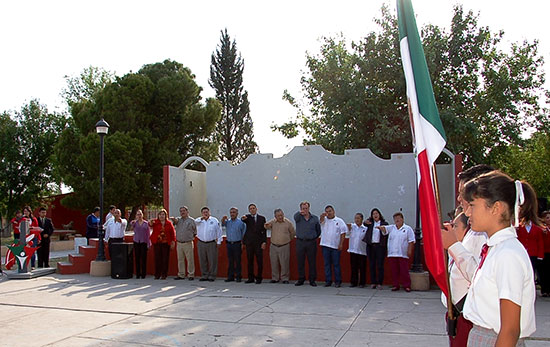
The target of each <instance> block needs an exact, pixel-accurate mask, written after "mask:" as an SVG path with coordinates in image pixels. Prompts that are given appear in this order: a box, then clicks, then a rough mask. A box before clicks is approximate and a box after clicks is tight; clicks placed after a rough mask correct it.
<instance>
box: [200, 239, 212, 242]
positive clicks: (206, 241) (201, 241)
mask: <svg viewBox="0 0 550 347" xmlns="http://www.w3.org/2000/svg"><path fill="white" fill-rule="evenodd" d="M199 241H200V242H202V243H212V242H216V240H210V241H203V240H200V239H199Z"/></svg>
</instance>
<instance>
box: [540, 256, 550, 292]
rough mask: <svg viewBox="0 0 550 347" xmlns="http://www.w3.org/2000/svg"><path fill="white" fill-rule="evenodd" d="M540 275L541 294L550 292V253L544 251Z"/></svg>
mask: <svg viewBox="0 0 550 347" xmlns="http://www.w3.org/2000/svg"><path fill="white" fill-rule="evenodd" d="M539 277H540V292H541V294H550V253H544V259H543V260H542V261H539Z"/></svg>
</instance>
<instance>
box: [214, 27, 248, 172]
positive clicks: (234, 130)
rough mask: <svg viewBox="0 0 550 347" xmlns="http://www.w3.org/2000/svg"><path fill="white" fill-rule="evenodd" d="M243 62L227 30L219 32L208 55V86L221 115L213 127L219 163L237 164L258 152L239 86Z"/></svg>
mask: <svg viewBox="0 0 550 347" xmlns="http://www.w3.org/2000/svg"><path fill="white" fill-rule="evenodd" d="M243 71H244V60H243V58H242V57H241V54H240V53H239V52H238V50H237V43H236V42H235V40H233V41H231V38H230V37H229V34H228V33H227V29H225V31H222V34H221V38H220V44H219V45H218V47H217V49H216V51H215V52H214V53H212V63H211V66H210V80H209V83H210V86H211V87H212V88H214V90H215V91H216V98H217V99H218V101H219V102H220V103H221V105H222V116H221V119H220V121H219V122H218V124H217V126H216V134H217V137H218V139H219V142H220V152H219V159H220V160H230V161H232V162H236V163H238V162H241V161H243V160H244V159H246V158H247V157H248V155H250V154H252V153H254V152H256V151H257V150H258V145H257V144H256V142H254V132H253V122H252V118H251V117H250V106H249V102H248V92H247V91H246V90H244V87H243Z"/></svg>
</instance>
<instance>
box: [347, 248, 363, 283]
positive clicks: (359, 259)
mask: <svg viewBox="0 0 550 347" xmlns="http://www.w3.org/2000/svg"><path fill="white" fill-rule="evenodd" d="M349 260H350V265H351V279H350V283H351V284H353V285H357V284H359V285H362V286H364V285H365V283H366V278H365V277H367V256H366V255H363V254H357V253H351V252H350V253H349ZM358 279H359V281H358Z"/></svg>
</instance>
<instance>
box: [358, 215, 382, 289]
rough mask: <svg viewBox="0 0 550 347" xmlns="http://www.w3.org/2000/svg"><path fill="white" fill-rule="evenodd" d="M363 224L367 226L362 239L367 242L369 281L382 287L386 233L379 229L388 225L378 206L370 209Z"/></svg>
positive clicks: (374, 286) (373, 285)
mask: <svg viewBox="0 0 550 347" xmlns="http://www.w3.org/2000/svg"><path fill="white" fill-rule="evenodd" d="M364 225H365V226H366V227H367V232H366V233H365V238H363V241H364V242H366V243H367V256H368V258H369V267H370V268H369V269H370V281H371V284H372V288H373V289H375V288H377V289H382V282H384V260H385V259H386V255H387V254H388V235H384V234H383V233H382V232H381V231H380V230H379V229H377V228H376V227H379V226H381V225H388V222H386V220H385V219H384V216H382V212H380V210H379V209H378V208H373V209H372V210H371V211H370V217H369V218H367V220H366V221H365V223H364Z"/></svg>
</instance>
